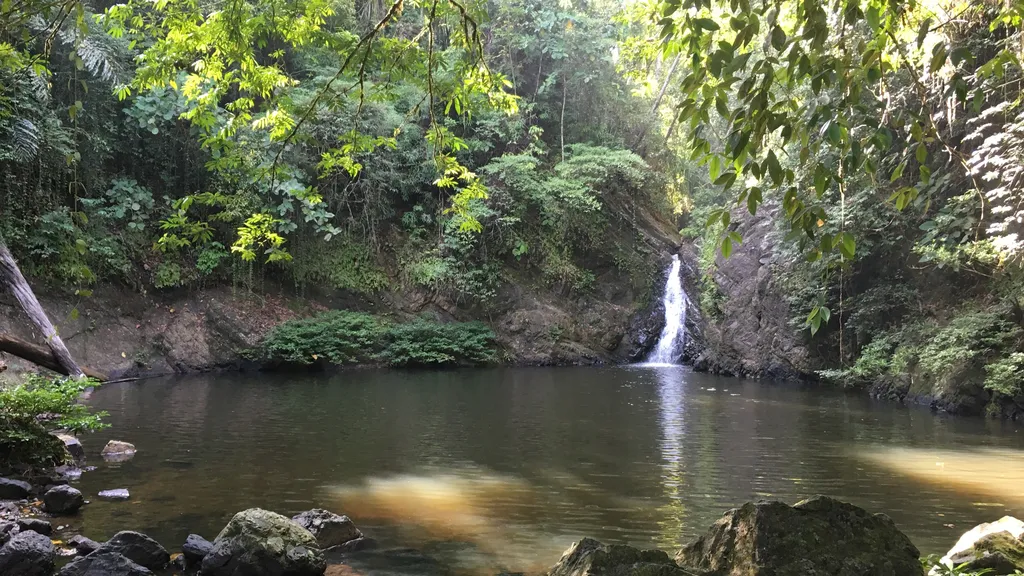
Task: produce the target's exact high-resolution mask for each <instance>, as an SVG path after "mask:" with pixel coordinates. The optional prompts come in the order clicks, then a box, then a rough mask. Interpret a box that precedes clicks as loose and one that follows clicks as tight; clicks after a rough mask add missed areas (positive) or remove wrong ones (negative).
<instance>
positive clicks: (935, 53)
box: [929, 43, 947, 72]
mask: <svg viewBox="0 0 1024 576" xmlns="http://www.w3.org/2000/svg"><path fill="white" fill-rule="evenodd" d="M946 55H947V53H946V45H945V44H944V43H943V44H936V46H935V49H934V50H932V61H931V64H930V65H929V69H930V70H931V71H932V72H936V71H938V69H939V68H942V65H943V64H945V63H946Z"/></svg>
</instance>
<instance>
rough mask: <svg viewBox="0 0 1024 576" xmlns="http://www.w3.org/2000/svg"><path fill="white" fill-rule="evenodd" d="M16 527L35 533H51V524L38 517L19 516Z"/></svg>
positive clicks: (46, 534) (22, 530)
mask: <svg viewBox="0 0 1024 576" xmlns="http://www.w3.org/2000/svg"><path fill="white" fill-rule="evenodd" d="M18 528H19V529H20V531H21V532H25V531H26V530H31V531H33V532H36V533H37V534H42V535H43V536H49V535H50V534H53V525H52V524H50V523H49V522H47V521H46V520H42V519H40V518H19V519H18Z"/></svg>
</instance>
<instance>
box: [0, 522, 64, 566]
mask: <svg viewBox="0 0 1024 576" xmlns="http://www.w3.org/2000/svg"><path fill="white" fill-rule="evenodd" d="M56 557H57V550H56V548H54V547H53V543H52V542H50V539H49V538H47V537H46V536H43V535H42V534H39V533H38V532H32V531H27V532H21V533H19V534H17V535H16V536H14V537H13V538H11V540H10V541H9V542H7V544H4V547H3V548H0V574H3V576H50V574H53V567H54V560H55V559H56Z"/></svg>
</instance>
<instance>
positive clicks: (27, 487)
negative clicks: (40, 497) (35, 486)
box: [0, 478, 32, 500]
mask: <svg viewBox="0 0 1024 576" xmlns="http://www.w3.org/2000/svg"><path fill="white" fill-rule="evenodd" d="M30 492H32V485H31V484H29V483H28V482H23V481H21V480H13V479H11V478H0V500H23V499H25V498H28V495H29V493H30Z"/></svg>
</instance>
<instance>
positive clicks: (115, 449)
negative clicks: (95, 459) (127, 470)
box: [100, 440, 136, 462]
mask: <svg viewBox="0 0 1024 576" xmlns="http://www.w3.org/2000/svg"><path fill="white" fill-rule="evenodd" d="M135 452H136V450H135V445H134V444H130V443H128V442H122V441H120V440H111V441H110V442H107V445H106V446H104V447H103V450H102V451H101V452H100V456H103V459H104V460H106V461H107V462H125V461H127V460H131V459H132V458H133V457H134V456H135Z"/></svg>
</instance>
